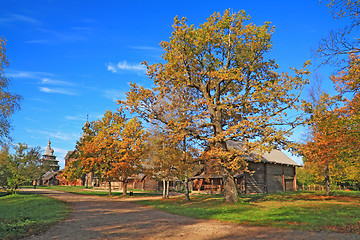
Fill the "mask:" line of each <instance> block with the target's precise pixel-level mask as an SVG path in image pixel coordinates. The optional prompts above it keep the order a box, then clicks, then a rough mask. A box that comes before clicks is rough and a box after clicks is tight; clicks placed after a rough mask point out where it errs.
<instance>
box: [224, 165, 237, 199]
mask: <svg viewBox="0 0 360 240" xmlns="http://www.w3.org/2000/svg"><path fill="white" fill-rule="evenodd" d="M223 181H224V195H225V201H226V202H227V203H235V202H237V201H238V192H237V189H236V184H235V181H234V177H233V176H232V175H231V173H230V172H229V171H228V170H227V169H226V168H225V167H223Z"/></svg>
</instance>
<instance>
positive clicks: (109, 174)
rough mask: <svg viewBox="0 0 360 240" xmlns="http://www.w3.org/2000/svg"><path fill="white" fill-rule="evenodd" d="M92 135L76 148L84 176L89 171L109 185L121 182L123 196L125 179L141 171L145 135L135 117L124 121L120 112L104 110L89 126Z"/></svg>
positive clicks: (125, 185) (125, 184)
mask: <svg viewBox="0 0 360 240" xmlns="http://www.w3.org/2000/svg"><path fill="white" fill-rule="evenodd" d="M92 126H93V132H94V133H95V135H94V136H93V137H91V138H90V139H89V140H87V141H85V142H84V144H83V145H81V146H80V156H79V159H80V160H81V166H82V167H83V169H84V170H83V171H84V172H85V173H88V172H93V173H94V174H95V175H96V176H98V177H99V178H100V179H102V180H103V181H106V182H108V184H109V195H111V182H112V181H119V180H121V181H122V182H123V195H126V194H127V179H128V177H129V176H131V175H133V174H136V173H138V172H139V171H140V169H141V163H142V160H143V155H144V152H145V141H146V137H147V133H146V132H145V130H144V129H143V127H142V124H141V122H140V121H138V120H137V119H136V118H132V119H130V120H127V119H126V118H125V115H124V113H123V111H122V109H119V110H118V111H117V112H114V113H113V112H111V111H106V113H105V115H104V117H103V118H102V119H99V120H97V121H95V122H94V123H93V124H92Z"/></svg>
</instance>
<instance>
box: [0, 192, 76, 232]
mask: <svg viewBox="0 0 360 240" xmlns="http://www.w3.org/2000/svg"><path fill="white" fill-rule="evenodd" d="M70 211H71V208H70V206H69V205H68V204H67V203H65V202H61V201H59V200H55V199H52V198H48V197H44V196H40V195H37V194H25V193H17V194H12V195H7V196H3V197H0V239H12V238H20V237H23V236H29V235H33V234H37V233H40V232H43V231H45V230H47V229H48V228H49V227H50V226H51V225H53V224H54V223H56V222H58V221H60V220H63V219H65V218H66V217H67V216H68V214H69V213H70Z"/></svg>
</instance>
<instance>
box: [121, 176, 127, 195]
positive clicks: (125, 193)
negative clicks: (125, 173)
mask: <svg viewBox="0 0 360 240" xmlns="http://www.w3.org/2000/svg"><path fill="white" fill-rule="evenodd" d="M122 192H123V196H126V195H127V182H126V180H124V181H123V189H122Z"/></svg>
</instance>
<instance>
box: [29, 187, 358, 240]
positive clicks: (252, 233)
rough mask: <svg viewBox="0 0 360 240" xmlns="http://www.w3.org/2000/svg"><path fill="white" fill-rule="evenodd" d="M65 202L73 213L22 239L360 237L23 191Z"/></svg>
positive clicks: (76, 195) (132, 204) (42, 192)
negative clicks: (210, 218) (184, 215)
mask: <svg viewBox="0 0 360 240" xmlns="http://www.w3.org/2000/svg"><path fill="white" fill-rule="evenodd" d="M26 191H27V192H34V193H38V194H44V195H47V196H49V197H52V198H56V199H60V200H63V201H66V202H69V203H70V204H71V206H72V208H73V212H72V214H71V215H70V217H69V219H67V220H65V221H63V222H60V223H58V224H57V225H55V226H54V227H52V228H51V229H50V230H49V231H47V232H46V233H44V234H42V235H39V236H32V237H30V238H26V239H44V240H45V239H46V240H48V239H69V240H70V239H71V240H75V239H194V240H195V239H196V240H202V239H207V240H208V239H209V240H210V239H211V240H220V239H261V240H265V239H341V240H346V239H360V236H359V235H349V234H337V233H326V232H320V233H318V232H304V231H293V230H284V229H272V228H263V227H251V226H243V225H239V224H229V223H221V222H218V221H213V220H198V219H193V218H189V217H182V216H177V215H174V214H170V213H165V212H162V211H158V210H154V209H151V208H149V207H143V206H139V205H136V204H134V203H131V202H129V201H124V200H120V199H118V198H105V197H96V196H85V195H78V194H71V193H65V192H58V191H53V190H44V189H36V190H26Z"/></svg>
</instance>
